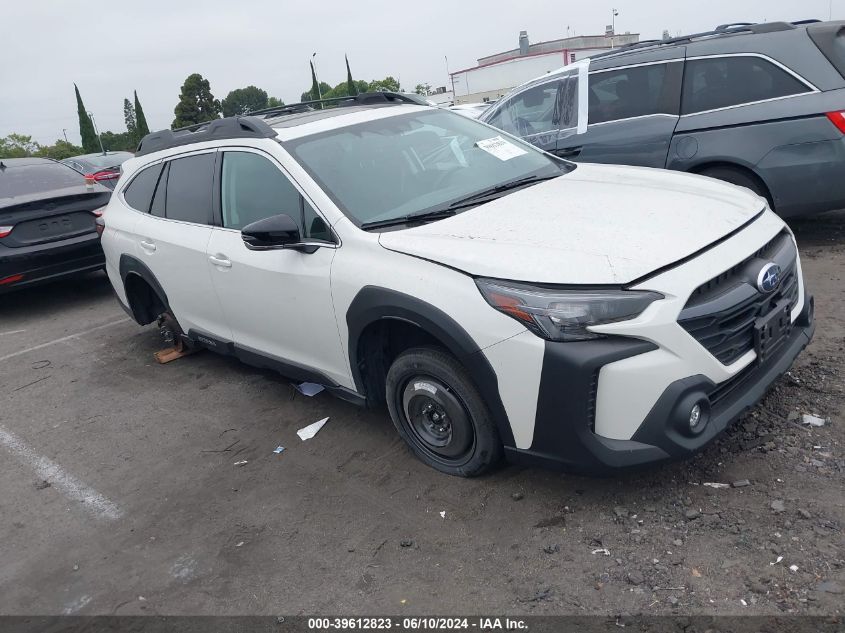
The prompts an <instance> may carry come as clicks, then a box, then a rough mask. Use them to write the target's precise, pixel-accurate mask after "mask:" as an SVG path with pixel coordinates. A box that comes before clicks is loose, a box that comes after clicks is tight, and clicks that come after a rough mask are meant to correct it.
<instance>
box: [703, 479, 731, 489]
mask: <svg viewBox="0 0 845 633" xmlns="http://www.w3.org/2000/svg"><path fill="white" fill-rule="evenodd" d="M702 485H704V486H707V487H708V488H717V489H719V490H721V489H723V488H730V487H731V485H730V484H717V483H713V482H711V481H707V482H704V484H702Z"/></svg>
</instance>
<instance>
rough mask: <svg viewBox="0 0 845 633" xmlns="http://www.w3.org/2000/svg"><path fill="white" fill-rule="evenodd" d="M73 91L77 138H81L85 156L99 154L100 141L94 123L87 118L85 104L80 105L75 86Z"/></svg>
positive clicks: (80, 98) (79, 97)
mask: <svg viewBox="0 0 845 633" xmlns="http://www.w3.org/2000/svg"><path fill="white" fill-rule="evenodd" d="M73 89H74V91H75V92H76V112H77V114H78V115H79V136H81V137H82V149H83V150H85V153H86V154H93V153H94V152H99V151H100V141H99V140H97V133H96V132H95V131H94V123H93V121H91V117H90V116H88V111H87V110H86V109H85V104H83V103H82V97H81V96H80V95H79V88H77V86H76V84H73Z"/></svg>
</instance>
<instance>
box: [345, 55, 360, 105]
mask: <svg viewBox="0 0 845 633" xmlns="http://www.w3.org/2000/svg"><path fill="white" fill-rule="evenodd" d="M344 57H345V58H346V96H350V97H354V96H355V95H357V94H358V89H357V88H356V87H355V82H354V81H353V80H352V71H351V70H349V57H347V56H346V55H344Z"/></svg>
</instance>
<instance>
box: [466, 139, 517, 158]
mask: <svg viewBox="0 0 845 633" xmlns="http://www.w3.org/2000/svg"><path fill="white" fill-rule="evenodd" d="M475 145H476V147H478V149H483V150H484V151H485V152H487V153H488V154H492V155H493V156H495V157H496V158H498V159H499V160H510V159H511V158H516V157H517V156H522V155H523V154H527V153H528V152H526V151H525V150H524V149H522V148H521V147H519V146H517V145H514V144H513V143H511V142H510V141H506V140H505V139H503V138H502V137H501V136H494V137H493V138H486V139H484V140H481V141H478V142H477V143H476V144H475Z"/></svg>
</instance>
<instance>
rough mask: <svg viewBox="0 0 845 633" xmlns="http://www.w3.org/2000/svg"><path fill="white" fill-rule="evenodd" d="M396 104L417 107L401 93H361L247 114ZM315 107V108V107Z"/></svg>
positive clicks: (260, 114) (293, 112) (265, 115)
mask: <svg viewBox="0 0 845 633" xmlns="http://www.w3.org/2000/svg"><path fill="white" fill-rule="evenodd" d="M397 103H411V104H416V105H419V102H417V101H415V100H414V99H413V98H412V97H409V96H408V95H405V94H402V93H401V92H362V93H361V94H358V95H350V96H347V97H331V98H329V99H313V100H311V101H302V102H300V103H288V104H285V105H283V106H277V107H275V108H265V109H263V110H255V111H254V112H249V113H248V114H249V116H255V117H263V118H265V119H266V118H269V117H272V116H282V115H285V114H297V113H300V112H310V111H312V110H318V109H320V107H321V106H324V105H329V106H356V105H357V106H368V105H385V104H397ZM315 106H316V107H315Z"/></svg>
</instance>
